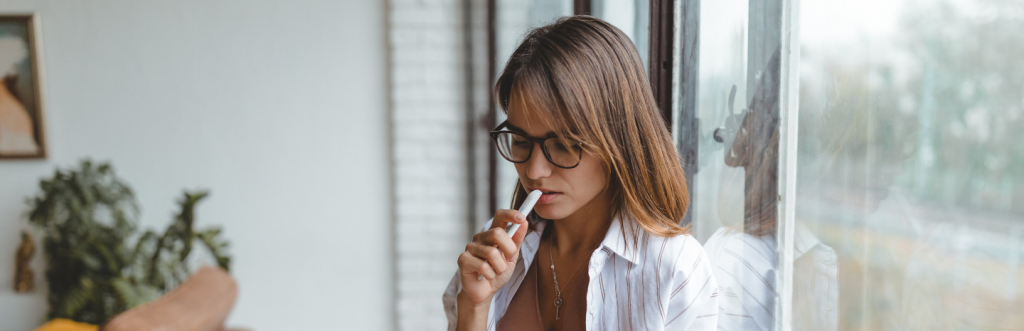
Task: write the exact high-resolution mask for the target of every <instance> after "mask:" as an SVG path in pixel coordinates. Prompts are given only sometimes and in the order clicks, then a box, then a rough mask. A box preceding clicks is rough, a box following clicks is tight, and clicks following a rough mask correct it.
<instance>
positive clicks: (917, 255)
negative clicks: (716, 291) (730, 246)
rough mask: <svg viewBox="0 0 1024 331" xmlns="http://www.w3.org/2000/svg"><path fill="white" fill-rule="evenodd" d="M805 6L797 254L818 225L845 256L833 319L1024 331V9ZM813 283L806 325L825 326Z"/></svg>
mask: <svg viewBox="0 0 1024 331" xmlns="http://www.w3.org/2000/svg"><path fill="white" fill-rule="evenodd" d="M801 11H802V12H801V15H800V23H799V24H800V31H801V37H800V39H801V62H800V75H801V76H800V109H799V123H800V124H799V143H798V165H797V175H798V178H797V191H798V192H797V193H798V198H797V199H798V200H797V202H796V206H797V214H796V222H797V228H798V230H797V233H796V234H797V247H796V248H797V249H799V246H800V234H801V232H800V230H799V229H806V230H807V231H808V232H809V233H812V234H814V235H815V236H817V238H818V239H819V240H820V241H821V242H822V243H824V244H826V245H828V246H830V247H832V248H834V250H835V258H836V265H837V267H838V284H837V285H838V290H839V291H838V292H839V294H838V297H839V305H838V308H837V311H835V312H827V313H828V314H830V315H829V316H828V318H832V317H831V316H833V315H837V316H838V328H839V329H842V330H1020V329H1021V328H1024V314H1021V312H1024V300H1022V299H1024V296H1022V293H1024V289H1022V286H1021V281H1024V270H1022V268H1021V267H1020V265H1021V260H1022V258H1024V254H1021V250H1022V249H1024V247H1022V245H1021V243H1020V242H1021V235H1022V233H1021V232H1022V228H1024V148H1022V146H1024V144H1021V142H1024V118H1022V114H1021V109H1024V61H1021V60H1020V58H1021V55H1022V54H1024V46H1022V45H1024V34H1021V33H1020V31H1024V2H1021V1H1017V0H961V1H946V0H924V1H909V0H907V1H881V0H872V1H865V0H857V1H851V0H839V1H821V0H816V1H804V2H802V3H801ZM794 267H795V270H794V272H795V274H794V278H795V279H798V278H799V277H800V274H801V273H809V272H811V271H808V270H801V269H800V267H799V266H794ZM801 286H805V285H804V284H801V283H799V282H797V281H796V280H794V295H793V301H794V309H793V314H794V315H793V317H794V323H796V322H798V321H800V320H801V319H804V320H819V319H821V318H822V317H821V316H820V315H821V314H822V312H821V310H820V309H819V310H804V309H800V308H797V306H796V305H797V302H798V301H799V300H804V299H805V297H804V295H803V294H801V293H802V292H801V290H800V287H801ZM794 326H795V324H794Z"/></svg>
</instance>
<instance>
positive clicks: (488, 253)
mask: <svg viewBox="0 0 1024 331" xmlns="http://www.w3.org/2000/svg"><path fill="white" fill-rule="evenodd" d="M466 251H467V252H469V253H470V254H473V256H475V257H477V258H478V259H483V260H486V261H487V262H488V263H490V264H491V268H493V269H494V271H497V272H498V274H503V273H505V269H507V268H508V262H507V261H506V260H505V255H503V254H502V253H501V251H500V250H498V249H497V248H496V247H494V246H485V245H480V244H477V243H469V244H468V245H466Z"/></svg>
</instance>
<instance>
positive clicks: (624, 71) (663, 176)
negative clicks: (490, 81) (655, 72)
mask: <svg viewBox="0 0 1024 331" xmlns="http://www.w3.org/2000/svg"><path fill="white" fill-rule="evenodd" d="M513 91H515V93H513ZM494 93H495V95H496V97H497V100H498V102H499V104H500V105H501V109H502V111H503V112H505V114H508V111H509V103H510V99H511V98H513V97H517V98H523V99H525V100H523V101H524V102H529V103H530V104H532V105H533V106H534V107H532V108H534V109H538V110H539V111H540V112H541V113H542V114H541V116H539V117H540V118H541V119H542V120H544V121H546V122H547V124H549V126H550V127H553V128H554V129H555V132H556V133H557V134H558V136H559V137H560V138H561V139H565V140H567V141H581V142H583V148H584V150H585V151H586V152H587V153H590V154H592V155H594V156H596V157H597V158H599V159H600V160H601V162H602V163H603V164H604V167H605V169H607V170H608V173H609V177H610V178H609V180H608V183H609V184H608V185H609V186H608V189H609V190H610V193H611V195H610V196H611V204H612V206H611V207H612V214H613V215H618V216H623V217H627V218H631V219H633V220H635V221H636V222H637V223H639V225H640V226H642V227H643V228H644V229H645V230H647V231H648V232H650V233H652V234H655V235H659V236H663V237H671V236H676V235H680V234H687V233H689V226H686V227H681V226H679V222H680V221H681V220H682V219H683V217H684V216H685V215H686V210H687V208H688V207H689V204H690V194H689V192H688V191H687V188H686V179H685V177H684V175H683V168H682V165H681V164H680V159H679V156H678V154H677V153H676V150H675V147H674V146H673V144H672V138H671V135H670V134H669V131H668V128H667V127H666V124H665V123H664V121H663V120H662V117H661V115H660V114H659V112H658V107H657V104H656V103H655V100H654V95H653V94H652V92H651V86H650V83H649V82H648V78H647V72H646V70H644V66H643V62H642V61H641V60H640V55H639V54H638V53H637V50H636V47H635V46H633V43H632V42H631V41H630V39H629V37H627V36H626V35H625V34H624V33H622V31H620V30H619V29H617V28H615V27H614V26H612V25H611V24H608V23H607V22H605V21H602V20H600V19H598V18H595V17H591V16H582V15H581V16H572V17H564V18H561V19H559V20H558V21H556V22H555V23H552V24H550V25H547V26H543V27H540V28H536V29H534V30H532V31H531V32H530V33H529V34H528V35H527V36H526V38H525V39H524V40H523V42H522V43H521V44H520V45H519V47H518V48H516V50H515V52H514V53H512V56H511V57H510V58H509V60H508V64H506V65H505V70H504V72H502V74H501V77H499V78H498V81H497V83H496V84H495V86H494ZM525 198H526V191H525V190H524V189H523V186H522V184H521V183H520V182H518V181H517V182H516V192H515V195H514V196H513V202H512V207H513V208H517V207H518V206H519V205H521V204H522V201H523V200H524V199H525ZM623 226H625V225H624V224H623ZM633 239H634V242H635V240H636V238H633Z"/></svg>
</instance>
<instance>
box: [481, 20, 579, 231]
mask: <svg viewBox="0 0 1024 331" xmlns="http://www.w3.org/2000/svg"><path fill="white" fill-rule="evenodd" d="M495 5H496V8H495V16H496V17H495V51H496V52H497V57H498V58H497V59H495V64H496V65H495V70H496V71H497V73H495V75H496V76H495V77H497V75H501V71H502V70H503V69H504V68H505V63H507V62H508V57H509V56H511V55H512V52H513V51H515V48H516V46H518V45H519V42H520V41H522V40H523V37H525V36H526V33H527V32H529V31H530V29H533V28H536V27H540V26H544V25H546V24H549V23H552V22H554V21H555V20H557V19H558V18H559V17H562V16H571V15H572V5H573V2H572V0H497V1H496V3H495ZM495 116H497V117H498V119H497V120H496V121H495V122H494V123H501V122H502V121H504V120H505V115H503V114H501V112H498V114H496V115H495ZM496 158H497V159H496V161H495V162H497V169H498V182H497V183H496V186H497V188H496V190H497V193H498V194H497V196H498V198H497V199H498V201H497V204H496V205H497V207H498V208H509V206H510V205H511V204H512V192H513V190H514V189H515V184H516V179H518V178H519V175H518V174H516V168H515V166H514V165H513V164H512V163H511V162H508V161H506V160H505V159H504V158H502V157H501V156H496ZM486 221H487V220H486V219H484V220H482V221H481V222H486Z"/></svg>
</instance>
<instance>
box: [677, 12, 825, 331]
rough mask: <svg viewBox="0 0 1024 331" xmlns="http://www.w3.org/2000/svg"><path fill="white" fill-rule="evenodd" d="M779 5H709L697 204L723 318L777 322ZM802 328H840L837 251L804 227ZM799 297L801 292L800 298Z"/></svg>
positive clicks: (769, 326) (729, 325)
mask: <svg viewBox="0 0 1024 331" xmlns="http://www.w3.org/2000/svg"><path fill="white" fill-rule="evenodd" d="M780 4H781V2H778V1H761V2H747V1H718V2H702V3H701V21H700V22H701V23H700V49H699V52H700V59H699V74H698V75H699V78H698V84H699V87H698V89H697V90H698V93H699V97H698V100H697V111H696V114H697V117H698V120H699V123H700V125H699V127H698V130H699V132H698V145H699V146H698V151H699V152H698V153H699V157H698V162H699V166H698V167H697V168H698V171H697V173H696V175H695V177H696V178H695V180H694V182H695V184H694V187H695V191H696V192H697V194H695V198H694V202H693V206H694V207H693V208H692V209H691V211H692V212H694V213H695V215H694V231H695V234H696V236H697V237H698V239H700V240H702V241H704V240H706V241H704V248H705V250H706V251H707V252H708V258H709V259H710V260H711V263H712V265H713V266H714V268H715V277H716V280H717V281H718V283H719V298H720V299H719V306H720V314H719V326H720V328H721V329H724V330H774V329H775V327H776V325H777V321H776V314H777V311H776V304H778V302H780V293H781V289H779V288H778V285H777V283H776V282H777V277H776V275H777V270H778V263H779V261H778V250H779V247H778V241H777V240H776V232H777V228H778V227H777V224H778V221H777V215H778V180H777V178H778V172H779V159H778V155H779V153H778V151H779V134H780V132H779V125H780V109H779V93H780V90H779V84H780V80H779V79H780V78H779V74H780V51H779V49H780V48H779V45H780V44H779V40H780V38H779V35H780V33H781V30H780V28H781V27H780V25H779V24H780V19H781V15H780V13H781V12H780ZM795 238H796V247H794V252H795V257H794V268H795V269H796V270H798V271H797V272H796V273H795V275H794V280H793V282H794V284H796V285H795V288H794V293H795V294H794V300H793V302H792V304H793V307H792V309H800V310H805V311H813V312H814V313H812V314H809V315H808V316H810V317H813V318H804V319H797V320H795V321H794V323H793V329H794V330H835V329H836V325H837V318H838V316H837V315H836V314H835V311H836V310H837V306H838V298H839V297H838V290H837V286H836V283H837V265H836V257H835V256H836V254H835V250H834V249H833V248H831V247H829V246H828V245H826V244H824V243H822V242H821V240H819V239H818V238H817V237H816V235H815V234H814V233H812V232H811V231H809V230H807V229H802V228H801V229H797V232H796V236H795ZM796 297H799V299H796Z"/></svg>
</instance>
